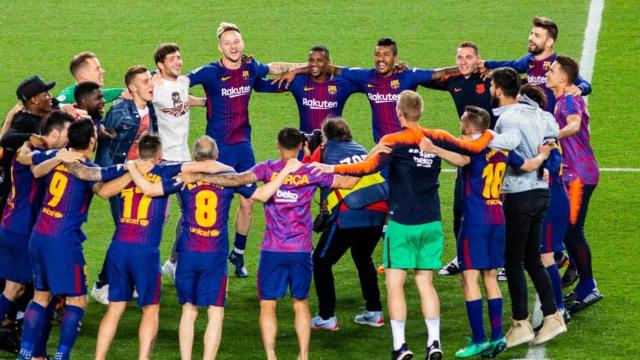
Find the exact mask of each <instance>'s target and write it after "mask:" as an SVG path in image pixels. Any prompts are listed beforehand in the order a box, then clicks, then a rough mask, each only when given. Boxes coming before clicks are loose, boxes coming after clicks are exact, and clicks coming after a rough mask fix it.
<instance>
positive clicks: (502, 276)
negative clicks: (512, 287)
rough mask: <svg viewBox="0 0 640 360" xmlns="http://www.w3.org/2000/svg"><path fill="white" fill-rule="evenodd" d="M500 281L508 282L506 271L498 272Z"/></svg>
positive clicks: (500, 270)
mask: <svg viewBox="0 0 640 360" xmlns="http://www.w3.org/2000/svg"><path fill="white" fill-rule="evenodd" d="M498 281H507V272H506V271H504V269H499V270H498Z"/></svg>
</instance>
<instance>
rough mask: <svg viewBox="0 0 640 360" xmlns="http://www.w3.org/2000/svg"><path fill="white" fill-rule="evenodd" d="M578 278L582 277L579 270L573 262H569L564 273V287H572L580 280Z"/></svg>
mask: <svg viewBox="0 0 640 360" xmlns="http://www.w3.org/2000/svg"><path fill="white" fill-rule="evenodd" d="M578 279H580V277H579V276H578V271H577V270H576V268H575V266H573V264H569V266H567V270H565V272H564V275H562V288H563V289H566V288H568V287H571V286H572V285H573V284H575V283H576V281H578Z"/></svg>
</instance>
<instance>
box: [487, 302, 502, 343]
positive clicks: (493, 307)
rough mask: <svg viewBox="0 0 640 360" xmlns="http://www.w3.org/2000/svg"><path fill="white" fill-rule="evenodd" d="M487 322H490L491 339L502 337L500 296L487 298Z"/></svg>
mask: <svg viewBox="0 0 640 360" xmlns="http://www.w3.org/2000/svg"><path fill="white" fill-rule="evenodd" d="M487 307H488V308H489V322H490V323H491V341H496V340H498V339H501V338H502V298H496V299H488V300H487Z"/></svg>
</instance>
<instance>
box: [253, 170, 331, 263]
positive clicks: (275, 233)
mask: <svg viewBox="0 0 640 360" xmlns="http://www.w3.org/2000/svg"><path fill="white" fill-rule="evenodd" d="M285 165H286V163H285V162H284V161H283V160H276V161H274V160H267V161H264V162H261V163H259V164H257V165H256V166H254V167H253V168H252V169H251V170H250V171H251V172H253V173H254V174H255V175H256V177H257V178H258V180H259V181H263V182H269V181H271V179H273V178H275V177H276V176H278V172H279V171H282V169H283V168H284V167H285ZM312 169H313V168H312V167H311V166H309V165H305V166H303V167H302V168H300V169H299V170H298V171H296V172H294V173H291V174H289V175H287V178H286V180H285V181H284V184H283V185H282V186H281V187H280V189H279V190H278V191H277V192H276V194H275V195H273V196H272V197H271V198H270V199H269V200H267V201H266V202H265V203H264V212H265V224H266V228H265V231H264V236H263V238H262V245H261V247H260V248H261V249H262V250H263V251H274V252H311V251H312V250H313V237H312V224H313V220H312V219H311V200H313V194H314V193H315V191H316V189H317V188H318V187H330V186H331V185H332V184H333V180H334V175H333V174H317V175H314V174H313V173H312V171H311V170H312Z"/></svg>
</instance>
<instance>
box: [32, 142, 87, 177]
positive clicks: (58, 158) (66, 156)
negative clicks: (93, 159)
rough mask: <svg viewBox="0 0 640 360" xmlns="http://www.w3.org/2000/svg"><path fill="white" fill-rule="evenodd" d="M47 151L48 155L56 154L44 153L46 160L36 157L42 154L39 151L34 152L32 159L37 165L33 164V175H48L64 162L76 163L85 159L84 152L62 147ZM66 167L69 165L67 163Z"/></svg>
mask: <svg viewBox="0 0 640 360" xmlns="http://www.w3.org/2000/svg"><path fill="white" fill-rule="evenodd" d="M47 153H48V155H54V154H55V156H47V154H42V155H43V156H44V157H45V158H46V160H44V159H41V160H44V161H40V160H35V159H34V158H35V157H36V156H38V155H40V154H38V153H34V154H32V156H31V161H32V163H33V164H34V165H35V166H34V165H32V167H31V172H32V173H33V177H35V178H41V177H43V176H45V175H47V174H48V173H50V172H51V170H53V169H55V168H56V166H58V165H60V164H61V163H63V162H65V163H69V164H75V163H78V162H79V161H84V156H83V155H82V154H80V153H77V152H75V151H69V150H67V149H60V150H57V151H55V150H53V151H52V150H50V151H49V152H47ZM34 160H35V161H34ZM65 167H68V166H67V164H65Z"/></svg>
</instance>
